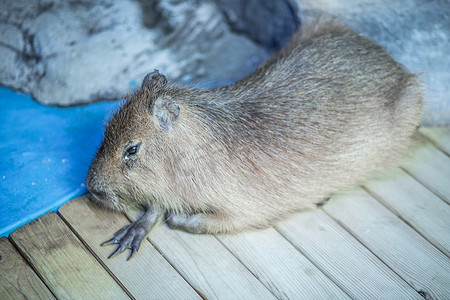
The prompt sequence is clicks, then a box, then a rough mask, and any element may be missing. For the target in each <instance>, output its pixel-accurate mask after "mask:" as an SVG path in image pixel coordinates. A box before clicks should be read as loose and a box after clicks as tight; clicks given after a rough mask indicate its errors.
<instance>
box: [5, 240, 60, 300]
mask: <svg viewBox="0 0 450 300" xmlns="http://www.w3.org/2000/svg"><path fill="white" fill-rule="evenodd" d="M0 298H1V299H5V300H6V299H14V300H15V299H55V297H53V295H52V293H51V292H50V291H49V290H48V288H47V287H46V286H45V285H44V284H43V283H42V281H41V279H39V277H38V276H37V275H36V273H34V271H33V270H32V269H31V268H30V266H29V265H28V264H27V263H26V262H25V260H24V259H23V257H22V256H21V255H20V253H18V252H17V250H16V249H15V248H14V246H13V245H12V244H11V242H10V241H9V240H8V239H7V238H6V237H3V238H1V239H0Z"/></svg>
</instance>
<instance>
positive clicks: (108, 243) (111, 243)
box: [100, 237, 119, 247]
mask: <svg viewBox="0 0 450 300" xmlns="http://www.w3.org/2000/svg"><path fill="white" fill-rule="evenodd" d="M118 243H119V240H118V239H117V238H116V237H113V238H112V239H110V240H107V241H105V242H103V243H101V244H100V246H101V247H103V246H109V245H114V244H118Z"/></svg>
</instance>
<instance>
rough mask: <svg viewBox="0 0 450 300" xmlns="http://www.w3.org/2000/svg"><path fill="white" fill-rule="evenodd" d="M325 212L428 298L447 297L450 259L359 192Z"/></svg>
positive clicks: (337, 199)
mask: <svg viewBox="0 0 450 300" xmlns="http://www.w3.org/2000/svg"><path fill="white" fill-rule="evenodd" d="M324 210H325V211H327V212H328V213H329V214H331V215H332V216H333V217H334V218H336V219H337V220H339V222H340V223H342V224H343V225H344V226H345V228H347V229H348V230H349V231H350V232H351V233H352V234H353V235H354V236H356V237H357V238H358V240H359V241H360V242H361V243H363V244H364V245H365V246H366V247H367V248H369V249H370V250H371V251H372V252H373V253H374V254H375V255H376V256H377V257H379V258H380V259H381V260H382V261H383V262H385V263H386V264H387V265H388V266H389V267H390V268H391V269H392V270H393V271H395V272H396V273H397V274H399V275H400V276H401V277H402V278H403V279H405V280H406V281H407V282H408V283H409V284H410V285H411V286H412V287H414V289H415V290H416V291H418V292H420V293H421V294H423V295H427V296H428V297H431V298H429V299H448V298H449V297H450V289H449V286H450V260H449V259H448V257H446V256H445V255H444V254H443V253H442V252H440V251H439V250H437V249H436V248H435V247H433V245H431V244H430V243H428V242H427V241H426V240H425V239H424V238H423V237H422V236H420V235H419V234H418V233H417V232H416V231H414V230H413V229H412V228H411V227H409V226H408V225H407V224H405V223H404V222H402V221H401V220H400V219H399V218H398V217H397V216H395V215H394V214H393V213H392V212H391V211H389V210H388V209H387V208H386V207H384V206H383V205H381V204H380V203H379V202H378V201H376V200H375V199H374V198H372V197H371V196H370V195H369V194H367V193H366V192H365V191H363V190H362V189H357V190H355V191H354V192H353V193H351V194H343V195H340V196H337V197H334V198H333V199H331V200H330V202H329V203H328V205H326V206H325V207H324Z"/></svg>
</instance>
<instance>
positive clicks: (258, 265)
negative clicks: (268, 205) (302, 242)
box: [218, 228, 348, 299]
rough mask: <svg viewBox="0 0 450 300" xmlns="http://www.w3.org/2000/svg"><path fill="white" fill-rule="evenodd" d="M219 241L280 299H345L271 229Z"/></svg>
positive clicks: (339, 291) (320, 273) (336, 288)
mask: <svg viewBox="0 0 450 300" xmlns="http://www.w3.org/2000/svg"><path fill="white" fill-rule="evenodd" d="M218 239H219V240H220V241H221V242H222V243H223V244H224V245H225V246H226V247H227V249H229V250H230V251H231V252H232V253H233V254H234V255H235V256H236V257H238V258H239V260H240V261H241V262H242V263H243V264H244V265H245V266H246V267H247V268H248V269H249V270H250V271H251V272H252V273H253V274H255V276H256V277H257V278H258V279H259V280H260V281H261V282H263V283H264V285H266V287H267V288H269V289H270V290H271V291H272V293H274V294H275V296H277V298H279V299H348V296H347V295H346V294H345V293H344V292H343V291H342V290H341V289H340V288H339V287H338V286H336V285H335V284H334V283H333V282H332V281H331V280H330V279H329V278H327V277H326V276H325V275H324V274H323V273H322V272H321V271H320V270H319V269H317V267H316V266H314V265H313V264H312V263H311V262H310V261H309V260H308V259H307V258H305V257H304V256H303V255H302V254H301V253H300V252H298V251H297V250H296V249H295V248H294V247H293V246H292V245H291V244H290V243H289V242H288V241H287V240H286V239H285V238H284V237H282V236H281V235H280V234H279V233H278V232H277V231H275V230H274V229H273V228H269V229H266V230H264V231H253V232H245V233H241V234H236V235H223V236H220V237H218Z"/></svg>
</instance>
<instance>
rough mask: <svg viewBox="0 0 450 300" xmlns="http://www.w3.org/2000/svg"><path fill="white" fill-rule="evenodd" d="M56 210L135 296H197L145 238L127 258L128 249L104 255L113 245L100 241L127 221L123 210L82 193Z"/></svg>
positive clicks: (190, 297) (112, 248) (163, 297)
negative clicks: (98, 203)
mask: <svg viewBox="0 0 450 300" xmlns="http://www.w3.org/2000/svg"><path fill="white" fill-rule="evenodd" d="M59 213H60V214H61V216H62V217H63V218H64V219H65V220H66V221H67V222H68V223H69V224H70V226H71V227H72V228H73V229H74V230H75V231H76V232H77V234H78V235H79V236H80V238H81V239H82V240H83V241H84V243H85V244H86V245H87V246H88V247H89V248H90V249H91V250H92V251H93V252H95V254H96V255H97V257H99V258H100V259H101V260H102V261H103V264H104V265H105V266H107V267H108V269H109V270H111V272H113V273H114V275H115V276H116V278H117V279H118V280H119V281H120V282H121V283H122V284H123V285H124V286H125V288H126V289H127V290H128V292H129V293H130V294H132V295H133V297H135V298H136V299H149V298H150V299H199V298H200V297H199V296H198V294H197V293H196V292H195V291H194V290H193V289H192V288H191V287H190V286H189V284H188V283H187V282H186V281H185V280H184V279H183V278H182V277H181V276H180V275H179V274H178V273H177V271H176V270H174V269H173V268H172V266H171V265H170V264H169V263H168V262H167V261H166V260H165V259H164V258H163V257H162V256H161V254H160V253H159V252H158V251H156V249H155V248H154V247H153V246H152V245H151V244H150V243H149V242H148V241H147V240H144V241H143V242H142V245H141V248H140V249H139V253H137V255H136V256H135V257H134V258H133V259H131V260H129V261H127V260H126V258H127V255H128V253H126V254H123V255H119V256H117V257H114V258H112V259H107V257H108V255H109V254H111V252H112V251H113V250H114V247H116V246H114V247H113V246H110V247H101V246H100V244H101V243H102V242H104V241H105V240H107V239H108V238H110V237H111V236H112V234H113V233H114V231H115V230H119V229H120V228H122V227H123V226H125V225H126V224H128V223H129V221H128V219H127V218H125V216H123V215H122V214H114V213H111V212H108V211H106V210H104V209H101V208H99V207H98V206H96V205H94V204H92V203H91V202H90V201H89V200H88V199H87V198H86V197H84V196H83V197H80V198H77V199H74V200H72V201H70V202H68V203H67V204H65V205H64V206H63V207H61V208H60V209H59Z"/></svg>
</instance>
